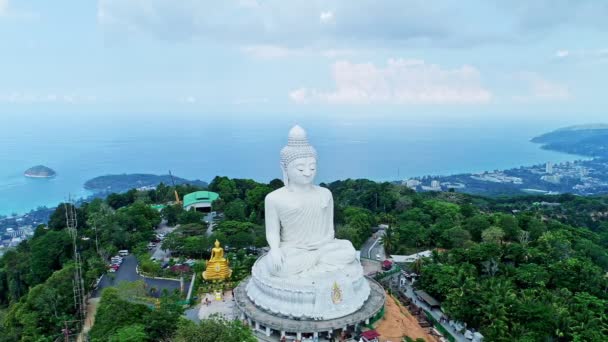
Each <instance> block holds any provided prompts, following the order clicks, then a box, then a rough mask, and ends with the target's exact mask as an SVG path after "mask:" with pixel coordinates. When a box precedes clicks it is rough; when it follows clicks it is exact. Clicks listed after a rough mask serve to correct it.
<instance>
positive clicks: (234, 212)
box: [224, 199, 247, 221]
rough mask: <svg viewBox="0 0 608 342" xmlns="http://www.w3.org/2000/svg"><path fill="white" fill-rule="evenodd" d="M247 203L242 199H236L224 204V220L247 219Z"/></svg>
mask: <svg viewBox="0 0 608 342" xmlns="http://www.w3.org/2000/svg"><path fill="white" fill-rule="evenodd" d="M246 209H247V204H245V201H243V200H242V199H236V200H234V201H232V202H229V203H228V204H226V206H225V208H224V217H225V218H226V220H235V221H246V220H247V213H246Z"/></svg>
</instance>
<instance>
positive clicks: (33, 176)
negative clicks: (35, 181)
mask: <svg viewBox="0 0 608 342" xmlns="http://www.w3.org/2000/svg"><path fill="white" fill-rule="evenodd" d="M23 176H25V177H27V178H55V177H56V176H57V175H56V174H54V175H52V176H38V175H28V174H26V173H24V174H23Z"/></svg>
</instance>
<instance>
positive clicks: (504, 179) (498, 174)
mask: <svg viewBox="0 0 608 342" xmlns="http://www.w3.org/2000/svg"><path fill="white" fill-rule="evenodd" d="M471 178H473V179H475V180H479V181H483V182H492V183H513V184H523V183H524V182H523V180H522V179H521V178H519V177H512V176H507V175H506V174H505V173H504V172H502V171H494V172H484V173H481V174H475V175H471Z"/></svg>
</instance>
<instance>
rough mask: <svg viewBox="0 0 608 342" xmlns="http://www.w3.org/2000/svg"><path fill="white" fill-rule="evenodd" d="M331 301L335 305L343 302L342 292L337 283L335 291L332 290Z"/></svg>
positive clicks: (335, 283) (334, 287)
mask: <svg viewBox="0 0 608 342" xmlns="http://www.w3.org/2000/svg"><path fill="white" fill-rule="evenodd" d="M331 300H332V302H334V304H339V303H340V302H342V290H341V289H340V286H338V283H337V282H335V281H334V286H333V289H332V290H331Z"/></svg>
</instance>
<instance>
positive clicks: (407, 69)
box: [289, 59, 492, 104]
mask: <svg viewBox="0 0 608 342" xmlns="http://www.w3.org/2000/svg"><path fill="white" fill-rule="evenodd" d="M332 78H333V80H334V82H335V86H336V88H335V90H333V91H321V90H318V89H308V88H299V89H295V90H292V91H291V92H290V93H289V97H290V98H291V100H292V101H294V102H296V103H313V102H314V103H317V102H320V103H329V104H371V103H379V104H382V103H387V104H479V103H487V102H489V101H490V100H491V99H492V93H491V92H490V91H489V90H487V89H485V88H484V87H483V86H482V85H481V76H480V73H479V71H478V70H477V69H475V68H474V67H472V66H468V65H464V66H461V67H459V68H455V69H444V68H442V67H441V66H439V65H436V64H429V63H426V62H425V61H423V60H412V59H389V60H388V63H387V65H386V66H385V67H378V66H376V65H374V64H372V63H351V62H349V61H339V62H336V63H334V64H333V66H332Z"/></svg>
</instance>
